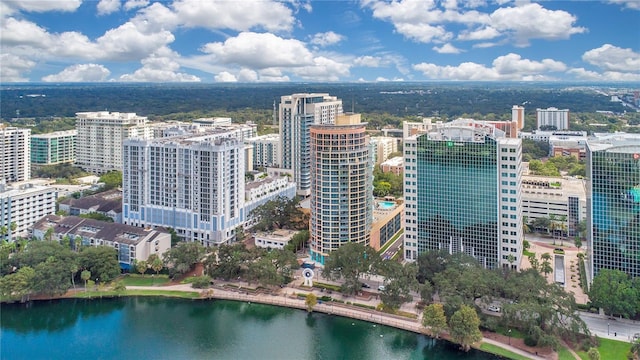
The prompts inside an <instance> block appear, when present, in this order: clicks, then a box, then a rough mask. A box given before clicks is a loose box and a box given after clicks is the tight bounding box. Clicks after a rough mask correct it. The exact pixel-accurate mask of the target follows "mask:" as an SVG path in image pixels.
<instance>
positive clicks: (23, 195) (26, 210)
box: [0, 181, 58, 240]
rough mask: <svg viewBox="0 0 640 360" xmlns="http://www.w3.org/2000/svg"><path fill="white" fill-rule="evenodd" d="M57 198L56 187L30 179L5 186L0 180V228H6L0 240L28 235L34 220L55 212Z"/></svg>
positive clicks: (0, 235)
mask: <svg viewBox="0 0 640 360" xmlns="http://www.w3.org/2000/svg"><path fill="white" fill-rule="evenodd" d="M57 198H58V193H57V191H56V189H54V188H52V187H50V186H42V185H36V184H35V183H33V182H30V181H27V182H18V183H14V184H12V186H7V185H5V184H3V183H1V182H0V228H3V229H4V227H6V230H7V231H6V233H4V231H3V233H2V234H0V240H5V239H15V238H16V237H17V236H20V237H26V236H28V233H29V229H30V228H31V226H32V225H33V224H34V223H35V222H36V221H38V220H39V219H40V218H42V217H43V216H45V215H49V214H54V213H55V212H56V199H57ZM13 224H15V225H13ZM12 228H13V230H12Z"/></svg>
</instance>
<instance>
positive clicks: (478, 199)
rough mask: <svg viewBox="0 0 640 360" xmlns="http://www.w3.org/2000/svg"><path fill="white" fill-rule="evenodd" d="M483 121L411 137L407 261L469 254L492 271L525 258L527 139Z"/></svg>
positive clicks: (407, 179)
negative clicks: (430, 254)
mask: <svg viewBox="0 0 640 360" xmlns="http://www.w3.org/2000/svg"><path fill="white" fill-rule="evenodd" d="M504 136H505V134H504V132H502V131H500V130H498V129H496V128H495V127H493V126H491V125H489V124H485V123H482V122H474V121H472V120H471V121H470V120H466V119H463V120H456V121H453V122H450V123H446V124H442V125H441V126H439V127H437V128H436V129H434V130H433V131H430V132H427V133H425V134H420V135H414V136H411V137H409V138H407V139H405V145H404V156H405V171H404V182H405V188H404V199H405V206H406V207H405V212H406V214H405V223H406V227H405V240H404V258H405V259H406V260H409V261H415V260H416V259H417V258H418V255H419V254H420V253H423V252H425V251H427V250H444V251H447V252H448V253H451V254H453V253H460V252H464V253H466V254H469V255H471V256H473V257H474V258H476V259H477V260H478V261H479V262H480V264H482V265H483V266H485V267H487V268H496V267H511V268H518V267H519V264H520V260H521V259H520V258H521V255H522V199H521V195H520V187H521V181H522V180H521V177H522V161H521V159H522V143H521V140H520V139H512V138H505V137H504Z"/></svg>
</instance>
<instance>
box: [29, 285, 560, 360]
mask: <svg viewBox="0 0 640 360" xmlns="http://www.w3.org/2000/svg"><path fill="white" fill-rule="evenodd" d="M247 290H248V289H247ZM286 290H287V291H286V292H285V293H284V294H277V293H273V294H264V293H252V292H243V291H242V290H240V289H238V290H235V291H234V290H229V289H228V288H224V287H223V286H213V287H209V288H206V289H195V288H192V287H191V284H171V285H162V286H127V291H125V292H123V293H120V294H117V293H114V292H111V291H97V292H93V291H92V292H89V293H88V294H91V295H90V296H82V295H81V294H84V292H83V291H82V290H76V291H69V292H67V293H66V294H65V295H62V296H57V297H46V298H44V297H38V298H35V299H29V300H28V301H42V300H57V299H96V298H115V297H132V296H162V297H176V298H183V299H192V300H227V301H236V302H247V303H252V302H253V303H258V304H263V305H271V306H278V307H285V308H292V309H298V310H303V311H307V306H306V304H305V300H304V299H300V298H298V293H300V294H301V293H309V292H311V291H309V290H307V289H297V288H291V287H287V288H286ZM128 291H131V292H135V291H150V292H151V293H149V294H135V293H132V294H127V292H128ZM153 292H157V294H154V293H153ZM169 292H171V293H175V294H174V295H172V294H170V293H169ZM101 293H104V295H103V294H101ZM178 293H192V294H194V295H195V294H199V295H198V296H197V297H196V296H189V297H185V296H179V295H178ZM78 295H80V296H78ZM318 300H319V301H318V303H317V304H316V305H315V306H314V307H313V310H312V312H318V313H323V314H326V315H336V316H341V317H345V318H350V319H356V320H361V321H366V322H369V323H372V324H379V325H385V326H389V327H393V328H396V329H400V330H405V331H410V332H412V333H415V334H419V335H424V336H428V337H430V338H435V337H434V336H432V335H430V333H429V330H428V329H427V328H425V327H423V326H422V323H421V321H420V318H419V316H418V318H416V319H411V318H408V317H404V316H401V315H394V314H389V313H384V312H381V311H378V310H373V309H368V308H365V307H361V306H357V305H350V304H345V303H341V302H334V301H329V302H324V301H321V300H320V299H318ZM438 340H444V341H449V342H452V341H451V340H450V339H449V337H448V334H446V333H445V334H443V335H441V336H440V338H438ZM452 343H453V342H452ZM483 343H487V344H491V345H494V346H497V347H500V348H502V349H504V350H506V351H509V352H511V353H513V354H514V355H518V356H523V357H525V358H527V359H533V360H545V359H554V357H542V356H536V355H534V354H532V353H529V352H527V351H524V350H521V349H519V348H517V347H514V346H508V345H507V344H504V343H502V342H500V341H497V340H493V339H490V338H487V337H483V339H482V340H481V341H480V342H478V343H475V344H474V345H473V346H472V348H474V349H476V350H478V351H482V352H486V353H491V354H494V353H492V352H490V351H486V350H483V349H481V348H480V346H481V345H482V344H483ZM494 355H496V356H502V357H504V355H498V354H494Z"/></svg>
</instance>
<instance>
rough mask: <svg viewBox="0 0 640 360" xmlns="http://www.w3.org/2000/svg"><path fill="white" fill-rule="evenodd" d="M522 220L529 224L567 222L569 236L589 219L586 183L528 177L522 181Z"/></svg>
mask: <svg viewBox="0 0 640 360" xmlns="http://www.w3.org/2000/svg"><path fill="white" fill-rule="evenodd" d="M522 216H523V217H527V219H528V221H529V223H531V222H532V221H534V220H535V219H537V218H547V219H549V218H550V217H555V218H556V219H558V221H560V220H564V221H566V227H567V229H566V231H567V234H568V235H569V236H575V235H577V227H578V224H579V223H580V222H581V221H583V220H585V219H586V217H587V200H586V184H585V181H584V180H583V179H577V178H572V177H564V178H556V177H546V176H532V175H525V176H523V177H522Z"/></svg>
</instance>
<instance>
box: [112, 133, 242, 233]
mask: <svg viewBox="0 0 640 360" xmlns="http://www.w3.org/2000/svg"><path fill="white" fill-rule="evenodd" d="M244 158H245V145H244V143H243V141H242V139H240V138H238V135H237V133H235V132H234V131H227V130H224V129H210V130H209V131H206V132H199V133H198V134H188V135H181V136H173V137H166V138H162V139H155V140H142V139H129V140H125V142H124V151H123V162H124V169H123V174H122V175H123V179H122V188H123V198H122V203H123V209H122V210H123V213H122V219H123V222H124V223H125V224H129V225H135V226H152V227H155V226H163V227H171V228H173V229H175V231H176V232H177V234H178V235H179V236H180V237H182V238H184V239H186V240H190V241H198V242H200V243H202V244H203V245H206V246H212V245H219V244H223V243H227V242H230V241H233V240H234V239H235V236H236V233H235V230H236V228H237V227H238V226H240V225H243V223H244V221H245V219H244V218H245V214H244V196H245V159H244Z"/></svg>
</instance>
